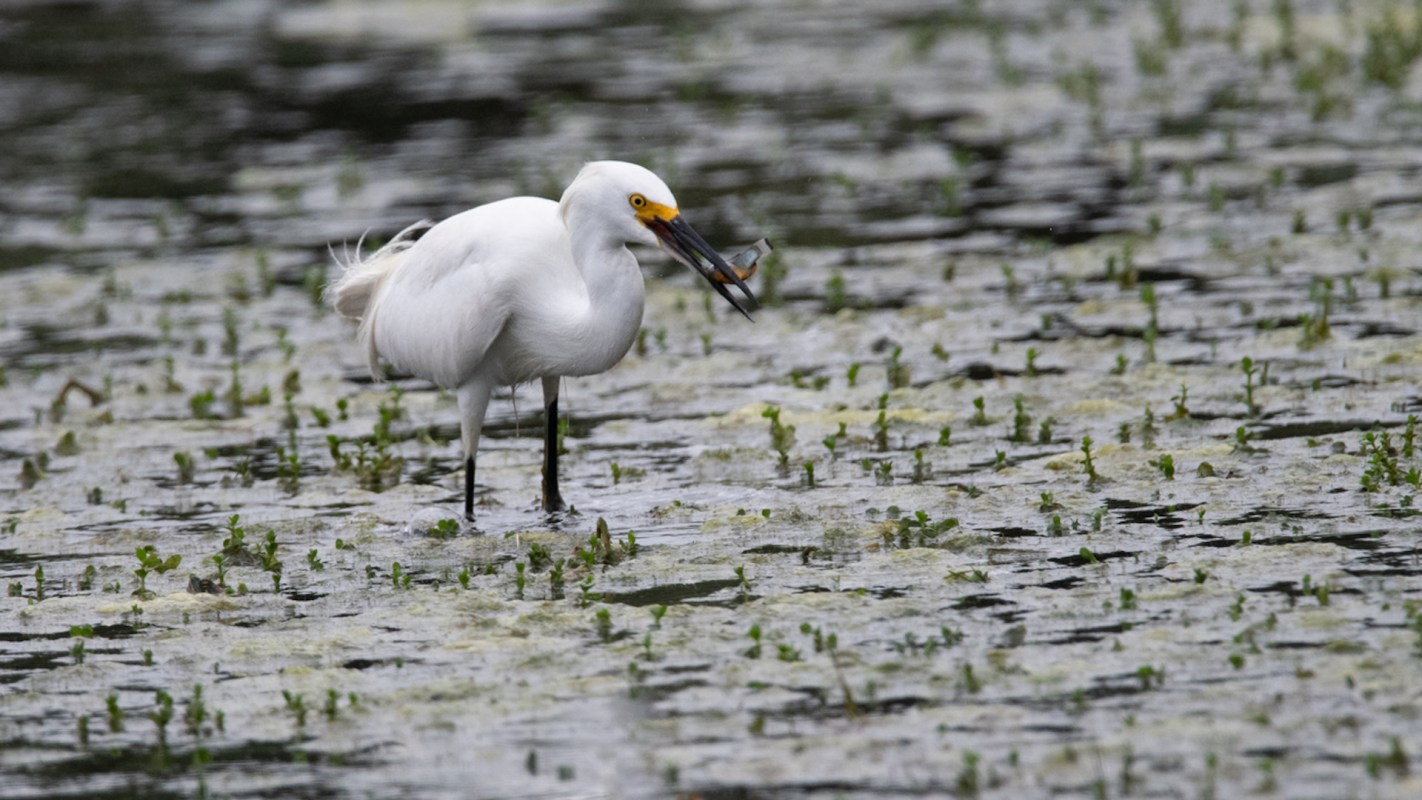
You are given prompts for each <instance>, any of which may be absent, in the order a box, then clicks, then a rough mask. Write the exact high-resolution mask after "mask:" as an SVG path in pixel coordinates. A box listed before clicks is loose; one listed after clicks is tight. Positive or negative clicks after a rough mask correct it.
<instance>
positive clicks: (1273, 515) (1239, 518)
mask: <svg viewBox="0 0 1422 800" xmlns="http://www.w3.org/2000/svg"><path fill="white" fill-rule="evenodd" d="M1333 516H1334V515H1332V514H1328V513H1326V512H1323V511H1317V510H1314V509H1302V508H1280V507H1278V506H1271V507H1268V508H1256V509H1253V510H1252V511H1248V512H1245V513H1243V514H1239V515H1236V516H1233V517H1228V518H1226V519H1221V520H1216V521H1215V524H1216V525H1250V524H1253V523H1255V522H1262V521H1266V520H1283V519H1332V518H1333Z"/></svg>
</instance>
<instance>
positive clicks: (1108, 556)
mask: <svg viewBox="0 0 1422 800" xmlns="http://www.w3.org/2000/svg"><path fill="white" fill-rule="evenodd" d="M1139 555H1140V551H1139V550H1112V551H1111V552H1101V553H1097V552H1094V551H1093V552H1092V554H1091V558H1087V557H1086V556H1084V555H1082V554H1080V553H1076V554H1074V555H1069V556H1057V557H1055V558H1050V559H1047V560H1048V561H1051V562H1052V563H1054V564H1061V565H1062V566H1064V567H1084V566H1086V565H1087V564H1095V563H1096V562H1098V561H1112V560H1115V559H1118V558H1136V557H1138V556H1139Z"/></svg>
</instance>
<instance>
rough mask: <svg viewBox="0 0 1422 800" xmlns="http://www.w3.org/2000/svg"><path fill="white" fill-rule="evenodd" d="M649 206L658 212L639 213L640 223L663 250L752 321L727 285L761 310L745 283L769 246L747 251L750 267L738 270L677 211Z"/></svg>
mask: <svg viewBox="0 0 1422 800" xmlns="http://www.w3.org/2000/svg"><path fill="white" fill-rule="evenodd" d="M648 205H649V206H656V208H649V209H646V210H644V211H643V212H642V213H639V214H638V219H639V220H641V222H642V224H643V225H646V226H647V229H648V230H650V231H651V232H652V233H654V234H656V236H657V239H658V241H660V242H661V244H662V248H663V249H665V250H666V251H667V252H668V253H670V254H671V256H672V258H675V259H676V260H677V261H680V262H681V263H682V264H685V265H686V266H688V267H690V268H691V269H692V270H695V271H696V273H697V274H699V275H701V277H703V278H705V279H706V280H707V282H709V283H710V284H711V287H712V288H713V289H715V290H716V291H717V292H718V293H719V294H720V295H721V296H722V297H724V298H726V302H728V303H730V304H731V305H732V306H734V307H735V309H736V310H737V311H739V312H741V313H742V314H743V315H745V317H746V319H750V318H751V316H750V312H749V311H747V310H746V307H745V306H743V305H741V303H740V301H738V300H737V299H736V297H735V295H732V294H731V292H730V290H729V289H727V288H726V287H727V285H728V284H734V285H735V286H736V287H737V288H738V289H740V290H741V292H743V293H744V294H745V296H746V299H747V300H749V301H750V307H751V308H752V309H754V308H756V307H757V306H758V303H757V302H756V299H755V295H754V294H753V293H752V292H751V290H750V287H749V286H747V285H746V281H745V279H746V278H749V277H750V276H751V275H754V274H755V268H756V264H755V260H758V259H759V257H760V256H761V255H763V254H764V253H761V252H760V251H759V249H758V248H759V246H760V245H761V244H762V243H764V248H765V250H764V252H766V253H768V252H770V245H769V243H765V240H764V239H762V240H761V241H760V242H757V243H756V246H754V247H752V248H751V250H750V251H747V252H748V253H750V254H751V258H752V261H751V263H750V264H748V265H745V266H743V267H742V268H741V269H736V268H735V267H733V266H731V264H729V263H727V261H726V259H724V258H722V257H721V254H720V253H718V252H716V248H714V247H712V246H711V245H710V244H708V243H707V241H706V240H705V239H703V238H702V237H701V234H699V233H697V232H696V229H695V228H693V227H691V225H690V223H688V222H687V221H686V219H685V218H684V217H682V216H681V213H680V212H678V211H677V210H676V209H674V208H670V207H667V206H660V205H658V204H656V203H648ZM746 255H747V253H742V254H740V255H739V256H737V257H736V258H737V259H738V260H740V259H743V258H744V257H745V256H746Z"/></svg>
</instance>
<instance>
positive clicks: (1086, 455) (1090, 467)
mask: <svg viewBox="0 0 1422 800" xmlns="http://www.w3.org/2000/svg"><path fill="white" fill-rule="evenodd" d="M1091 444H1092V442H1091V437H1090V436H1083V437H1081V454H1082V456H1083V461H1082V469H1083V470H1085V472H1086V484H1087V485H1088V486H1093V485H1095V484H1096V482H1097V481H1099V480H1101V476H1100V475H1099V474H1097V472H1096V465H1095V464H1093V463H1092V462H1091Z"/></svg>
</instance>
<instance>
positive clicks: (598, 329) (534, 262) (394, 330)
mask: <svg viewBox="0 0 1422 800" xmlns="http://www.w3.org/2000/svg"><path fill="white" fill-rule="evenodd" d="M422 230H423V231H425V233H424V235H423V236H419V237H417V236H416V235H417V234H418V233H419V232H420V231H422ZM628 243H638V244H645V245H653V244H660V245H661V246H662V247H663V248H665V249H666V250H667V251H668V252H669V253H670V254H671V255H672V256H673V257H674V258H676V259H677V260H678V261H680V262H681V263H683V264H685V265H686V266H688V267H690V268H691V269H693V270H695V271H696V272H697V273H699V274H700V275H702V276H703V277H705V278H706V279H707V280H709V281H711V285H712V286H713V287H715V288H716V290H717V291H718V292H720V293H721V295H722V296H723V297H725V298H726V299H727V300H728V301H730V303H731V305H732V306H735V308H736V310H738V311H740V312H741V313H742V314H745V315H746V316H747V318H749V314H747V312H746V308H745V307H744V306H742V305H741V303H739V302H738V301H737V300H736V298H735V297H734V296H732V295H731V293H730V292H729V291H728V290H727V287H726V284H735V285H736V286H737V287H739V288H740V290H741V291H742V292H744V293H745V296H746V298H747V299H748V300H749V301H750V303H751V304H752V307H754V306H753V304H754V302H755V296H754V295H753V294H751V291H750V288H749V287H747V286H746V284H745V279H746V278H748V277H750V275H751V274H753V273H754V271H755V265H753V264H752V265H749V268H748V269H744V270H738V269H736V268H734V267H732V266H730V265H729V264H727V263H726V261H725V260H724V259H723V258H722V257H721V256H720V255H718V254H717V252H716V251H715V250H714V249H713V248H712V247H711V246H710V245H708V244H707V243H706V240H705V239H703V238H701V236H700V235H699V234H698V233H696V231H695V230H694V229H692V227H691V226H690V225H689V224H688V223H687V222H686V221H685V219H684V218H683V217H682V216H681V214H680V212H679V211H678V210H677V204H676V199H675V198H674V197H672V193H671V190H670V189H668V188H667V185H666V184H665V183H663V182H662V180H661V179H660V178H658V177H657V176H656V175H655V174H653V173H652V172H651V171H650V170H647V169H645V168H643V167H639V166H637V165H635V164H628V163H625V162H621V161H596V162H592V163H589V164H587V165H586V166H584V167H583V168H582V170H581V171H580V172H579V173H578V176H577V178H575V179H574V180H573V182H572V183H571V184H569V186H568V188H567V190H566V191H564V192H563V197H562V199H561V200H559V201H558V202H554V201H552V200H547V199H544V198H538V197H513V198H509V199H507V200H500V201H497V202H494V203H489V204H487V205H482V206H478V207H476V208H472V209H470V210H468V211H465V212H463V213H460V214H456V215H454V216H452V217H450V218H449V219H446V220H444V221H443V222H441V223H439V224H437V225H433V226H431V224H430V223H429V222H421V223H416V224H415V225H411V226H410V227H408V228H406V229H405V230H403V231H401V232H400V234H399V235H397V236H396V237H395V239H394V240H392V241H391V242H390V243H389V244H387V245H386V246H384V247H382V248H380V250H378V251H376V252H375V253H373V254H372V255H371V256H370V257H369V258H365V259H362V258H361V257H360V255H359V253H357V255H356V257H355V258H354V259H352V261H351V263H349V264H348V265H346V268H345V271H344V273H343V274H342V275H341V276H340V277H339V278H337V279H336V281H335V282H334V283H333V284H332V285H331V286H330V287H329V289H328V290H327V297H328V298H329V299H330V301H331V302H332V304H333V305H334V306H335V309H336V311H337V312H339V313H340V314H342V315H343V316H346V317H350V318H352V319H357V320H360V328H359V339H360V342H361V344H363V345H364V347H365V352H366V359H367V362H368V364H369V366H370V371H371V374H372V375H373V376H375V377H376V378H379V377H380V370H379V366H380V359H381V358H384V359H385V360H386V361H387V362H389V363H390V364H391V365H392V366H394V367H395V368H396V369H397V370H400V371H403V372H407V373H409V374H412V375H415V376H417V377H421V378H426V379H429V380H432V381H434V382H435V383H436V384H438V385H439V386H442V387H444V388H446V389H450V390H453V392H454V393H455V396H456V397H457V398H458V400H459V413H460V430H461V434H462V436H461V438H462V441H463V448H464V470H465V471H464V516H465V517H466V518H467V519H469V520H473V519H474V462H475V456H476V455H477V454H478V452H479V433H480V431H481V429H482V428H483V425H484V412H485V411H486V410H487V408H488V406H489V398H490V397H491V396H492V395H493V392H494V388H495V387H497V386H516V385H518V384H521V383H525V382H528V381H532V380H533V379H535V378H538V379H541V380H542V382H543V405H544V410H545V419H546V425H547V430H546V437H545V439H544V451H543V508H544V509H545V510H547V511H556V510H558V509H561V508H563V499H562V496H561V495H560V494H559V491H558V439H557V436H558V388H559V382H560V380H561V378H562V377H563V376H565V375H592V374H596V373H599V372H604V371H606V370H608V369H610V368H611V367H612V366H613V365H614V364H616V363H617V362H618V361H620V360H622V357H623V356H624V355H626V354H627V351H628V349H629V348H631V346H632V342H633V341H634V340H635V339H636V338H637V331H638V329H639V328H640V327H641V324H642V306H643V302H644V288H643V282H642V273H641V270H640V268H639V267H638V264H637V260H636V258H635V257H633V255H632V253H631V252H629V251H628V250H627V245H628Z"/></svg>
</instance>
